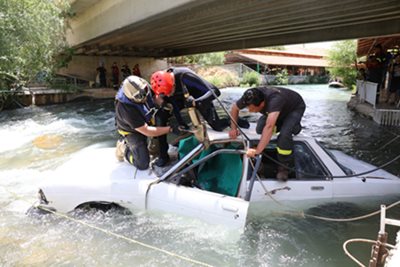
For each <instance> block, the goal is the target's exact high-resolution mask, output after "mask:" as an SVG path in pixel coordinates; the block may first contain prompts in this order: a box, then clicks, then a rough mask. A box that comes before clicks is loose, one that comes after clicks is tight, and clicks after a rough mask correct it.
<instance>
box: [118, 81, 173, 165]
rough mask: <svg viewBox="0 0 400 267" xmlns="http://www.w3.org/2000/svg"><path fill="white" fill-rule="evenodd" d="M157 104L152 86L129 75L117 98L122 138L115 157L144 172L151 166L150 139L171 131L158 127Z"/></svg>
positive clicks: (167, 127)
mask: <svg viewBox="0 0 400 267" xmlns="http://www.w3.org/2000/svg"><path fill="white" fill-rule="evenodd" d="M155 112H156V103H155V99H153V97H152V95H151V88H150V85H149V83H148V82H147V81H146V80H144V79H142V78H140V77H137V76H133V75H132V76H129V77H127V78H126V79H125V80H124V81H123V82H122V86H121V87H120V89H119V91H118V92H117V95H116V97H115V121H116V126H117V130H118V133H119V134H120V135H121V138H120V139H119V140H118V142H117V149H116V157H117V159H118V160H119V161H123V160H124V158H125V159H126V161H127V162H129V163H130V164H132V165H133V166H135V167H136V168H138V169H139V170H145V169H147V168H148V167H149V163H150V154H149V150H148V147H147V146H148V143H147V138H148V137H156V136H161V135H166V134H168V133H170V132H172V131H173V130H172V128H171V127H170V126H161V127H155V126H153V125H154V124H155V119H154V117H155Z"/></svg>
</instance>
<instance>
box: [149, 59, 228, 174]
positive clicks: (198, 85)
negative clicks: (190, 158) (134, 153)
mask: <svg viewBox="0 0 400 267" xmlns="http://www.w3.org/2000/svg"><path fill="white" fill-rule="evenodd" d="M150 82H151V87H152V89H153V91H154V93H155V95H156V97H158V98H161V99H162V100H163V103H164V109H163V110H162V111H159V113H160V115H159V117H158V118H159V120H157V125H158V126H166V125H167V122H168V119H169V117H170V116H171V113H173V114H174V116H175V117H176V119H177V121H178V123H179V124H180V125H182V126H184V127H185V128H188V126H187V124H186V123H185V122H184V120H183V119H182V116H181V114H180V110H181V109H184V108H185V107H187V103H188V101H190V102H193V101H194V100H195V99H198V101H195V103H196V104H195V107H196V109H197V110H198V111H199V112H200V114H201V115H202V116H203V118H204V119H205V120H206V121H207V122H208V124H209V125H210V126H211V127H212V128H213V129H214V130H216V131H222V130H223V129H224V128H226V127H228V126H229V120H228V119H220V118H219V117H218V114H217V112H216V110H215V107H214V104H213V103H212V101H213V100H214V99H215V97H214V95H213V94H212V93H211V90H213V92H214V93H215V95H217V96H219V95H220V91H219V90H218V88H217V87H215V86H214V85H212V84H211V83H209V82H207V81H206V80H204V79H202V78H201V77H199V76H198V75H197V74H196V73H194V72H193V71H192V70H190V69H189V68H185V67H174V68H169V69H167V70H166V71H157V72H155V73H153V75H152V76H151V81H150ZM186 92H188V93H189V94H190V98H189V99H187V97H185V95H184V94H185V93H186ZM168 106H169V107H168ZM158 140H159V146H160V156H159V161H157V162H156V165H157V166H160V167H161V166H163V165H165V164H167V163H168V161H169V156H168V153H167V151H168V143H167V138H166V136H165V135H164V136H160V137H158Z"/></svg>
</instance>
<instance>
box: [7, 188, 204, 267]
mask: <svg viewBox="0 0 400 267" xmlns="http://www.w3.org/2000/svg"><path fill="white" fill-rule="evenodd" d="M2 187H3V188H4V189H5V190H6V191H7V192H8V193H10V194H11V195H13V196H14V197H15V198H16V199H19V200H23V201H25V202H27V203H29V204H31V202H29V201H28V200H26V199H24V198H23V197H21V196H19V195H18V194H16V193H14V192H12V191H10V190H9V189H8V188H7V187H5V186H2ZM38 208H39V209H41V210H44V211H47V212H50V213H52V214H54V215H56V216H59V217H63V218H65V219H67V220H70V221H73V222H75V223H79V224H82V225H84V226H87V227H89V228H92V229H95V230H97V231H100V232H103V233H105V234H107V235H110V236H114V237H116V238H120V239H123V240H125V241H128V242H130V243H133V244H136V245H139V246H142V247H145V248H148V249H152V250H155V251H158V252H161V253H164V254H167V255H169V256H172V257H175V258H178V259H181V260H184V261H187V262H190V263H193V264H197V265H200V266H207V267H212V265H210V264H207V263H204V262H201V261H197V260H194V259H191V258H188V257H185V256H181V255H178V254H176V253H173V252H170V251H168V250H165V249H161V248H158V247H155V246H152V245H148V244H146V243H143V242H140V241H137V240H134V239H132V238H128V237H126V236H123V235H120V234H117V233H114V232H111V231H108V230H105V229H103V228H100V227H98V226H95V225H92V224H89V223H86V222H84V221H81V220H77V219H74V218H72V217H70V216H68V215H66V214H63V213H59V212H56V211H54V210H51V209H47V208H45V207H38Z"/></svg>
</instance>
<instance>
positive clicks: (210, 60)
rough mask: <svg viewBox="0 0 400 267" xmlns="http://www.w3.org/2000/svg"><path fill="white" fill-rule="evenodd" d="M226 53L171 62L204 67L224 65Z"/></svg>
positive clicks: (200, 55) (173, 59) (202, 55)
mask: <svg viewBox="0 0 400 267" xmlns="http://www.w3.org/2000/svg"><path fill="white" fill-rule="evenodd" d="M225 53H226V52H215V53H205V54H196V55H188V56H181V57H176V58H172V59H171V61H173V62H175V63H179V64H199V65H203V66H210V65H222V64H223V63H224V60H225Z"/></svg>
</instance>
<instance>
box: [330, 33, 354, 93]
mask: <svg viewBox="0 0 400 267" xmlns="http://www.w3.org/2000/svg"><path fill="white" fill-rule="evenodd" d="M356 48H357V45H356V41H355V40H345V41H340V42H337V43H336V44H335V45H334V46H333V48H332V49H330V50H329V52H328V61H329V65H330V66H331V67H330V69H329V71H330V73H331V77H332V76H334V77H340V78H341V79H343V84H344V85H345V86H346V87H347V88H352V87H353V85H355V83H356V76H357V70H356V69H355V67H354V66H353V65H354V63H355V62H356V60H357V55H356Z"/></svg>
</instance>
